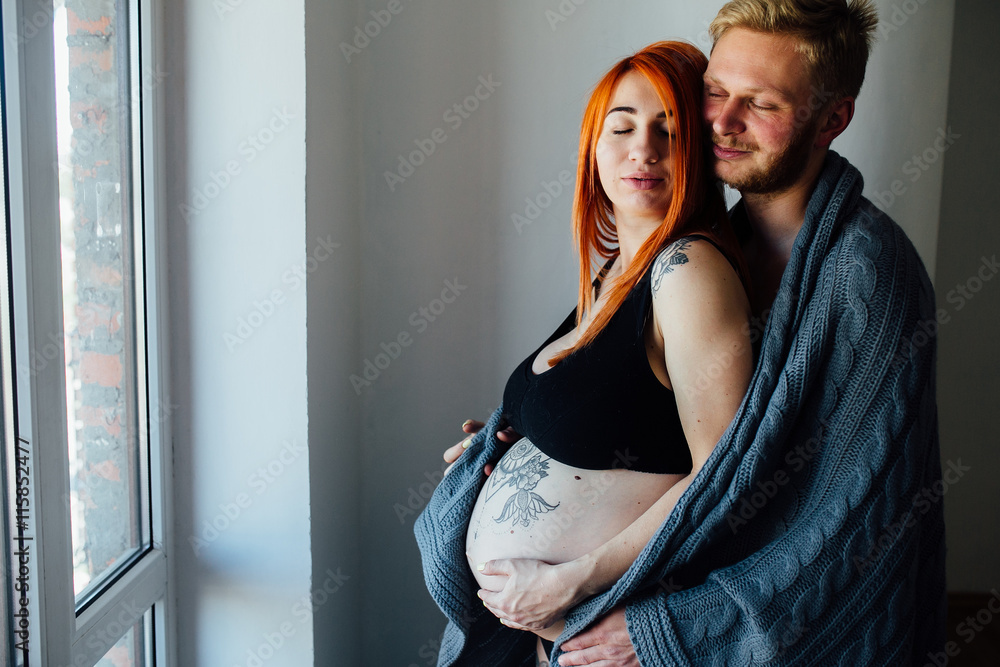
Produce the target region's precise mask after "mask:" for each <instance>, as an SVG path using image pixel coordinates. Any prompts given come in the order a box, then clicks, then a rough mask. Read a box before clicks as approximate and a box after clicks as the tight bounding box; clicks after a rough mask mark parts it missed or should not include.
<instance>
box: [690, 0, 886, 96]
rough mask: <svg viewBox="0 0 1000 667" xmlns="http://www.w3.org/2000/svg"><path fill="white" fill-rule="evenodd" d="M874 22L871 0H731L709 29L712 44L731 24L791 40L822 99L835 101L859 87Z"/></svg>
mask: <svg viewBox="0 0 1000 667" xmlns="http://www.w3.org/2000/svg"><path fill="white" fill-rule="evenodd" d="M877 26H878V13H877V12H876V11H875V7H874V6H873V4H872V0H732V1H731V2H728V3H726V4H725V6H723V8H722V9H721V10H719V13H718V15H717V16H716V17H715V20H714V21H712V24H711V25H710V26H709V32H710V33H711V35H712V44H713V48H714V45H715V44H717V43H718V42H719V40H720V39H721V38H722V36H723V35H725V34H726V32H727V31H729V30H731V29H733V28H744V29H746V30H753V31H755V32H764V33H775V34H781V35H790V36H792V37H794V38H796V39H797V41H798V43H799V44H798V48H797V51H798V52H799V53H801V54H802V55H803V56H804V57H805V59H806V64H807V66H808V68H809V72H810V74H811V76H812V80H813V84H814V85H816V86H818V87H819V88H820V89H821V96H822V97H823V98H824V99H823V102H834V101H837V100H841V99H843V98H845V97H857V96H858V93H859V92H860V91H861V84H862V82H864V80H865V67H866V66H867V64H868V56H869V54H870V53H871V48H872V45H873V44H874V42H875V29H876V27H877ZM814 92H815V91H814Z"/></svg>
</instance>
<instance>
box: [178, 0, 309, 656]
mask: <svg viewBox="0 0 1000 667" xmlns="http://www.w3.org/2000/svg"><path fill="white" fill-rule="evenodd" d="M227 6H229V5H225V4H223V3H214V4H213V3H209V2H177V3H165V14H166V17H165V19H166V25H165V27H164V30H165V33H166V41H167V44H168V46H167V50H168V54H169V55H168V58H167V62H166V64H165V67H164V68H163V69H164V70H165V71H166V72H167V76H166V78H165V80H164V82H163V84H162V85H164V86H166V94H165V96H164V97H165V98H166V99H167V100H168V102H167V103H168V105H169V108H168V112H167V118H168V120H167V127H166V135H167V170H168V177H167V212H168V225H169V233H168V236H169V249H168V253H169V256H168V264H169V266H170V269H169V272H170V280H171V284H170V288H171V317H172V328H173V331H172V336H171V337H170V340H171V343H172V346H173V349H172V351H171V358H172V360H173V364H174V368H173V375H172V383H173V387H172V397H171V398H172V402H173V403H174V404H177V405H178V406H179V407H178V408H176V411H175V413H174V419H175V424H174V430H173V433H174V471H175V475H176V479H175V491H176V503H175V507H176V514H177V521H176V525H175V532H174V537H175V539H176V545H175V552H174V553H175V557H176V563H177V566H176V570H175V571H176V572H177V573H178V581H177V590H178V595H179V602H178V607H177V610H176V612H177V638H178V640H179V641H178V643H179V646H178V649H179V650H178V653H179V659H178V661H177V664H178V665H206V666H208V665H212V666H218V665H226V666H227V667H229V666H231V665H248V664H254V661H253V656H256V657H257V658H258V659H260V658H262V657H268V656H270V657H271V660H270V662H269V663H268V664H274V665H306V664H311V662H312V655H313V648H312V624H311V616H310V614H309V613H303V612H302V610H301V608H297V607H296V606H295V605H297V604H299V601H300V599H301V598H303V597H305V598H306V599H307V600H308V596H309V593H310V569H311V559H310V551H309V546H310V540H309V477H308V471H309V461H308V458H309V457H308V450H307V448H306V445H307V439H308V433H307V430H306V417H307V415H306V347H305V343H306V293H305V286H304V283H302V284H300V285H299V286H296V285H295V284H294V282H292V281H289V280H286V272H287V271H289V270H290V269H291V268H292V267H294V266H296V265H298V264H301V263H302V262H303V261H304V260H305V252H306V250H307V249H309V250H311V249H312V248H311V243H310V242H311V239H308V238H307V237H306V233H305V232H306V226H305V187H304V184H305V127H306V126H305V68H304V64H305V58H304V35H303V27H302V26H303V6H302V3H301V2H298V3H295V2H288V1H285V2H282V3H280V4H279V3H257V4H252V3H250V2H247V3H243V4H242V5H237V4H236V3H232V7H231V8H233V7H234V11H231V12H221V13H220V12H219V10H218V8H219V7H227ZM249 137H254V138H255V141H257V142H258V146H259V147H254V145H253V144H252V143H251V141H250V139H249ZM227 166H229V167H231V169H230V174H229V176H226V175H225V172H226V170H227ZM195 193H201V194H202V195H203V196H205V199H204V200H200V199H197V198H196V194H195ZM182 203H186V204H187V205H189V206H192V208H194V209H196V212H194V213H191V212H187V215H188V217H189V218H190V220H189V221H185V216H184V214H183V213H182V211H181V209H180V205H181V204H182ZM198 209H200V210H198ZM265 301H267V302H269V303H270V305H268V303H265ZM255 304H259V306H257V305H255ZM255 310H258V311H260V314H259V315H253V314H252V313H254V311H255ZM241 318H242V319H244V320H247V321H248V322H249V324H250V325H251V327H252V330H251V331H250V332H249V333H250V334H251V335H249V337H247V338H246V340H245V341H241V342H239V343H235V342H233V341H234V339H229V340H228V341H227V339H226V338H225V336H226V334H231V335H235V336H240V335H241V334H246V333H247V332H246V331H242V332H241V331H239V330H238V326H239V322H240V320H241ZM255 324H259V326H253V325H255ZM212 524H214V526H215V527H214V528H211V527H209V528H206V525H208V526H211V525H212ZM213 531H215V532H213ZM192 537H197V538H199V539H202V540H204V544H197V545H192V543H191V541H190V540H191V538H192ZM196 552H197V553H196ZM275 645H276V646H278V648H277V649H274V648H273V646H275Z"/></svg>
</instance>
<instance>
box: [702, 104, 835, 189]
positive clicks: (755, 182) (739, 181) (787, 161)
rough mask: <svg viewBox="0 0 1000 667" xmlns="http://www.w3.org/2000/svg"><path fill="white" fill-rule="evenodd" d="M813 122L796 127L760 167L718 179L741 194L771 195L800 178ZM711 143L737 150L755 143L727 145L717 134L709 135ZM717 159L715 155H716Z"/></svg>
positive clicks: (811, 142)
mask: <svg viewBox="0 0 1000 667" xmlns="http://www.w3.org/2000/svg"><path fill="white" fill-rule="evenodd" d="M815 130H816V123H815V122H811V123H806V124H804V125H802V127H800V128H798V129H797V131H796V132H795V134H794V135H793V136H792V138H791V140H790V141H789V143H788V145H787V146H786V147H785V148H784V149H782V151H781V152H780V153H778V154H777V155H774V156H772V157H771V159H769V160H768V161H767V164H765V165H764V166H763V167H757V168H753V169H751V170H750V171H749V172H747V173H745V174H742V175H736V176H720V179H722V181H723V182H724V183H725V184H726V185H728V186H729V187H731V188H735V189H736V190H739V192H740V194H744V195H747V194H752V195H772V194H777V193H780V192H784V191H785V190H787V189H788V188H790V187H791V186H792V185H794V184H795V182H796V181H797V180H798V179H799V178H801V176H802V174H803V172H805V169H806V165H807V164H808V163H809V158H810V156H811V155H812V144H813V138H814V135H815ZM712 141H713V143H717V144H719V145H721V146H729V147H732V148H735V149H737V150H749V151H752V152H756V151H757V150H758V147H757V146H754V145H747V144H735V145H730V142H725V141H722V138H721V137H719V136H717V135H714V134H713V135H712ZM716 159H718V158H716Z"/></svg>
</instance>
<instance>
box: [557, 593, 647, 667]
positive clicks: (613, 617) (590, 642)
mask: <svg viewBox="0 0 1000 667" xmlns="http://www.w3.org/2000/svg"><path fill="white" fill-rule="evenodd" d="M561 648H562V650H563V651H564V653H563V655H561V656H560V657H559V664H560V665H562V666H564V667H565V666H566V665H591V664H594V663H600V664H601V665H607V666H608V667H639V658H638V657H636V655H635V648H634V647H633V646H632V640H631V639H629V636H628V628H627V627H626V626H625V608H624V607H615V608H614V609H612V610H611V611H609V612H608V614H607V615H606V616H604V617H603V618H601V619H600V620H599V621H597V623H595V624H594V625H593V626H591V627H590V628H587V629H586V630H584V631H583V632H581V633H580V634H578V635H577V636H575V637H573V638H572V639H570V640H569V641H568V642H566V643H564V644H563V645H562V646H561ZM602 661H603V662H602Z"/></svg>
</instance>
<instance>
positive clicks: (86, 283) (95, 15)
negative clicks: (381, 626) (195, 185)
mask: <svg viewBox="0 0 1000 667" xmlns="http://www.w3.org/2000/svg"><path fill="white" fill-rule="evenodd" d="M54 25H55V28H54V30H55V67H56V106H57V123H58V127H57V132H58V151H59V160H58V166H59V203H60V206H59V210H60V229H61V234H62V272H63V273H62V276H63V304H64V326H65V328H64V331H63V332H62V333H61V334H59V335H53V336H52V338H53V344H55V345H58V346H62V347H63V348H64V350H65V361H66V405H67V410H68V414H67V426H68V429H67V431H68V452H69V462H70V492H69V498H68V501H69V505H70V514H71V522H72V531H73V535H72V540H73V583H74V591H75V593H76V594H77V596H78V599H79V597H80V596H81V594H82V593H84V592H85V591H87V590H88V587H89V588H90V589H93V587H94V586H96V585H97V583H98V582H99V581H100V580H101V579H102V578H103V577H106V576H108V575H109V574H111V573H113V572H114V570H115V566H116V565H117V564H121V563H122V562H123V561H125V560H126V559H127V557H128V556H129V555H131V554H133V553H135V552H136V551H137V550H139V549H142V548H143V547H144V545H145V544H146V543H147V542H148V522H147V521H146V508H147V507H148V505H147V504H146V490H145V486H146V485H145V479H144V477H145V476H144V474H143V471H144V470H145V463H144V461H143V460H142V458H141V457H142V456H143V455H144V454H145V444H144V438H143V437H142V431H141V430H140V428H139V425H140V424H144V418H143V417H142V415H140V414H139V411H140V408H141V407H142V403H141V402H140V397H141V396H144V391H145V390H144V388H143V380H142V375H140V369H139V368H137V365H136V359H137V351H141V350H143V348H144V346H143V343H142V340H141V336H142V319H141V318H137V317H136V313H137V308H136V292H137V289H136V275H137V270H139V271H141V269H137V267H136V265H135V257H136V253H135V240H134V239H135V238H136V237H137V236H138V237H141V232H140V231H137V230H141V226H140V224H136V223H135V222H134V221H135V215H134V213H133V212H134V210H136V209H135V201H134V195H133V186H132V182H133V180H132V179H133V174H135V173H137V172H138V169H137V168H136V155H135V154H134V151H135V150H136V147H137V145H138V142H136V141H133V137H134V132H135V129H136V128H135V127H134V121H133V113H132V106H133V105H132V98H131V96H130V92H131V85H130V80H131V78H132V76H131V73H132V72H133V71H134V69H135V67H134V64H133V52H134V49H133V48H132V45H131V39H130V18H129V12H128V2H127V1H126V0H121V1H118V2H116V1H114V0H56V1H55V15H54ZM140 275H141V274H140ZM138 358H139V359H142V358H143V357H142V353H141V352H139V355H138Z"/></svg>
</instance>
